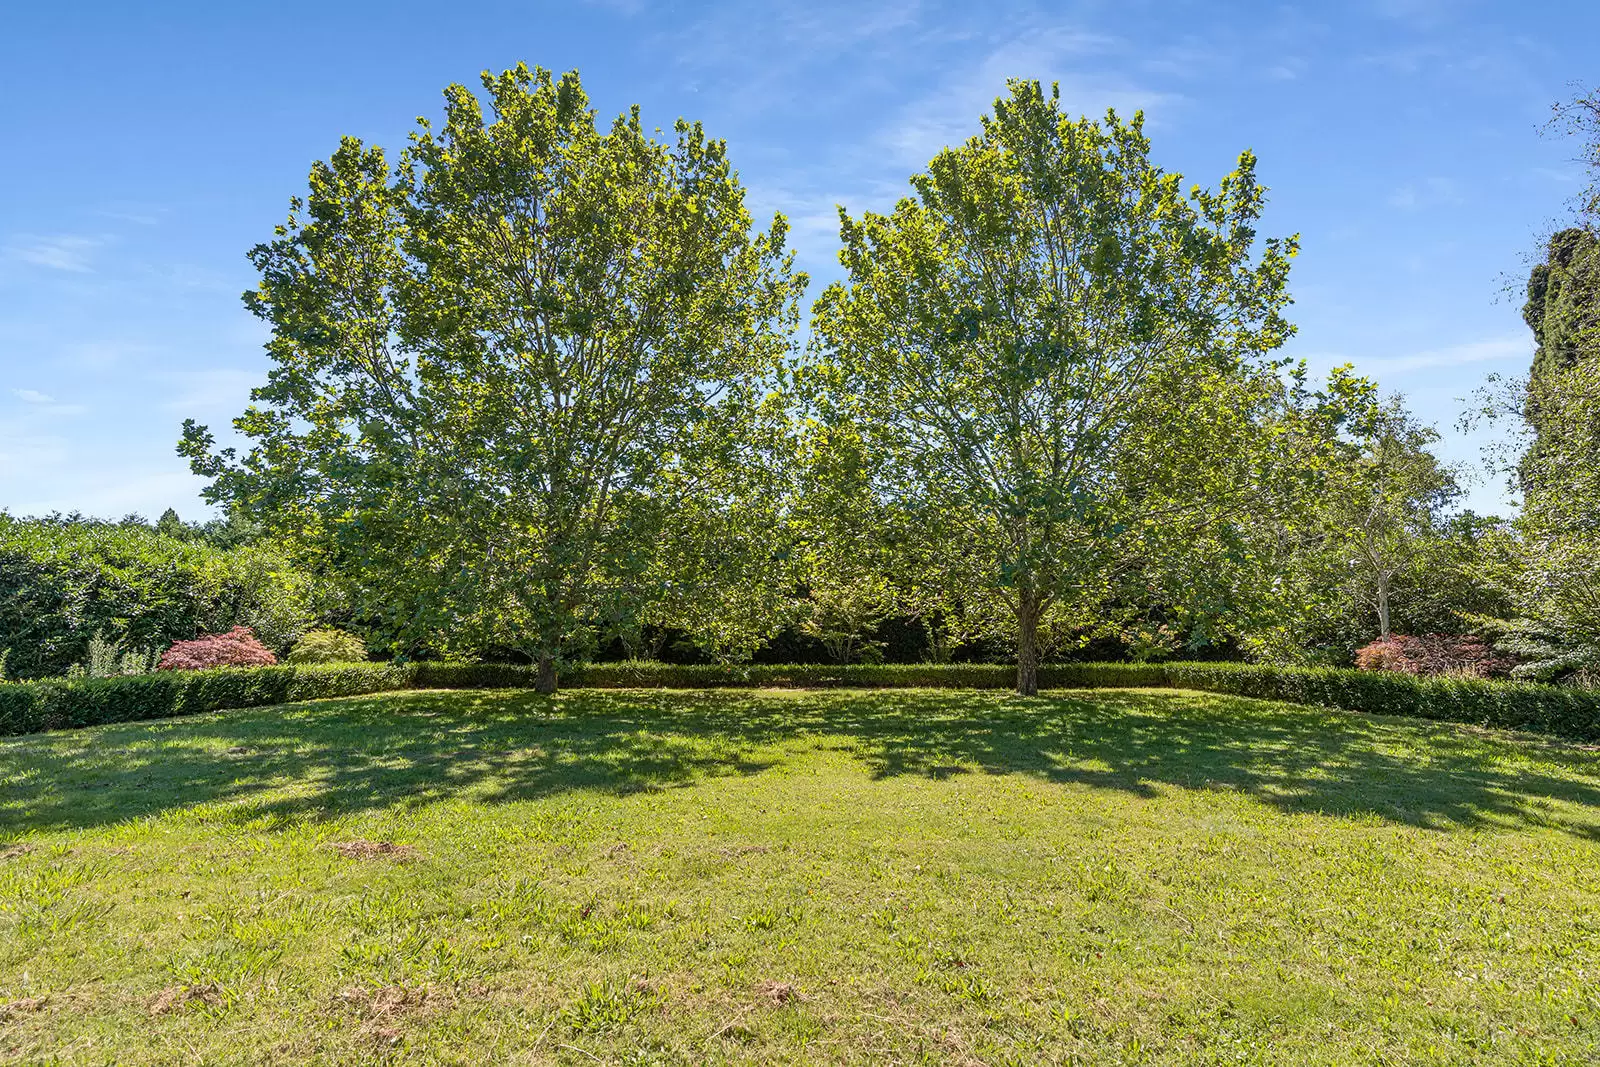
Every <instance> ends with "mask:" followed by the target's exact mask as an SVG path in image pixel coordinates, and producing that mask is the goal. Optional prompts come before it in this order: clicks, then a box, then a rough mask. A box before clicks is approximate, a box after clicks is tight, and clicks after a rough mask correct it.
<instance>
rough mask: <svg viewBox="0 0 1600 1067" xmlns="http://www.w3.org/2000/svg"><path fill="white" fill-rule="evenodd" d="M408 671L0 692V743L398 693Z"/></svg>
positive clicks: (244, 675)
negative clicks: (15, 737)
mask: <svg viewBox="0 0 1600 1067" xmlns="http://www.w3.org/2000/svg"><path fill="white" fill-rule="evenodd" d="M410 680H411V670H410V668H408V667H396V666H392V665H389V664H383V663H373V664H331V665H328V666H311V665H308V666H278V667H219V668H216V669H214V670H204V671H160V672H158V673H155V674H140V675H133V676H131V677H126V678H84V679H76V680H72V681H65V680H62V681H46V682H8V683H3V684H0V735H3V734H26V733H34V732H36V731H39V730H62V729H68V728H71V727H77V726H98V725H99V724H101V723H108V722H132V721H134V720H137V719H165V718H169V717H172V716H177V715H202V714H204V713H206V712H208V711H220V710H222V709H224V708H250V707H259V706H261V705H263V704H289V703H293V702H295V701H298V700H316V699H319V698H321V697H347V696H359V695H361V694H363V693H380V692H385V691H387V690H391V689H404V688H406V686H407V685H408V684H409V683H410Z"/></svg>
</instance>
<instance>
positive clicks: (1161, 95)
mask: <svg viewBox="0 0 1600 1067" xmlns="http://www.w3.org/2000/svg"><path fill="white" fill-rule="evenodd" d="M1120 49H1121V44H1120V42H1118V41H1116V40H1115V39H1114V38H1110V37H1107V36H1104V35H1101V34H1097V33H1091V32H1087V31H1084V30H1081V29H1077V28H1074V27H1070V26H1052V27H1041V28H1036V29H1034V30H1031V31H1029V32H1025V33H1023V34H1020V35H1018V36H1015V37H1012V38H1010V39H1008V40H1005V41H1003V42H1001V43H999V44H998V45H996V46H995V47H993V48H992V49H990V50H989V51H988V52H987V53H986V54H985V55H984V56H983V58H982V59H981V60H980V61H978V62H977V63H976V64H974V65H972V66H970V67H967V68H966V69H963V70H960V71H957V72H956V73H954V74H953V75H952V76H950V77H948V78H947V79H945V80H944V81H943V82H942V83H941V84H940V85H939V86H938V87H937V88H936V89H934V90H933V91H932V92H930V93H928V94H927V95H925V96H924V97H922V98H921V99H919V100H916V101H914V102H913V103H911V104H909V105H908V106H906V107H905V108H903V109H902V110H901V112H900V113H899V115H898V116H897V117H896V118H895V119H894V120H893V121H892V122H891V123H890V124H889V126H888V127H887V128H886V129H885V130H884V131H883V134H882V136H881V139H882V141H883V143H884V145H885V147H886V148H887V149H888V150H889V151H890V152H891V153H892V154H893V156H894V158H895V159H896V160H897V161H899V162H900V163H901V164H903V165H909V166H913V167H921V166H923V165H924V164H926V163H927V162H928V160H930V159H932V158H933V156H934V155H936V154H937V153H938V152H939V150H940V149H941V148H944V147H946V146H949V145H956V144H961V143H962V142H964V141H966V139H967V138H969V137H971V136H972V135H974V134H975V133H977V132H978V117H979V116H980V115H983V114H985V113H987V112H988V111H989V110H990V109H991V108H992V107H993V105H994V101H995V98H996V97H998V96H1001V95H1003V94H1004V92H1005V86H1006V81H1007V79H1010V78H1033V79H1037V80H1039V81H1041V82H1044V83H1045V84H1047V85H1048V84H1050V83H1052V82H1055V83H1059V85H1060V87H1061V103H1062V107H1063V108H1064V109H1065V110H1066V111H1067V112H1068V113H1070V114H1084V115H1100V114H1103V113H1104V112H1105V111H1106V109H1107V108H1115V109H1116V110H1117V111H1118V112H1120V113H1123V114H1131V113H1132V112H1134V111H1139V110H1148V109H1151V108H1155V107H1157V106H1160V105H1167V104H1172V103H1175V102H1177V101H1179V100H1181V99H1182V97H1181V95H1179V94H1176V93H1171V92H1165V91H1161V90H1158V89H1156V88H1154V87H1152V86H1148V85H1142V84H1139V83H1138V82H1135V81H1132V80H1130V79H1129V78H1127V77H1126V76H1125V75H1122V74H1112V73H1107V74H1095V73H1086V72H1085V71H1084V68H1085V67H1086V66H1087V65H1088V64H1087V63H1086V62H1085V60H1087V59H1090V58H1093V57H1103V56H1109V55H1112V54H1114V53H1116V52H1118V51H1119V50H1120Z"/></svg>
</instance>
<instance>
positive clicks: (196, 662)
mask: <svg viewBox="0 0 1600 1067" xmlns="http://www.w3.org/2000/svg"><path fill="white" fill-rule="evenodd" d="M277 662H278V657H277V656H274V655H273V654H272V650H271V649H269V648H267V646H266V645H263V644H262V643H261V642H260V641H258V640H256V634H255V631H254V630H252V629H250V627H248V626H235V627H234V628H233V629H231V630H229V631H228V632H227V633H225V634H207V635H205V636H204V637H197V638H195V639H194V640H193V641H177V642H175V643H174V644H173V646H172V647H171V648H169V649H167V650H166V652H164V653H162V656H161V662H160V663H158V664H156V670H158V671H203V670H209V669H211V668H213V667H270V666H272V665H273V664H275V663H277Z"/></svg>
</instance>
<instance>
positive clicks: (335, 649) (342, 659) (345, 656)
mask: <svg viewBox="0 0 1600 1067" xmlns="http://www.w3.org/2000/svg"><path fill="white" fill-rule="evenodd" d="M369 658H370V657H369V656H368V653H367V643H366V642H365V641H363V640H362V639H361V638H359V637H357V636H356V635H355V634H352V633H346V632H345V631H343V630H335V629H329V628H325V629H316V630H307V631H306V632H305V633H304V634H303V635H302V636H301V638H300V640H298V641H296V642H295V645H294V648H292V649H290V650H289V655H288V657H287V662H289V663H365V662H366V661H367V660H368V659H369Z"/></svg>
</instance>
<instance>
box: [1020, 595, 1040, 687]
mask: <svg viewBox="0 0 1600 1067" xmlns="http://www.w3.org/2000/svg"><path fill="white" fill-rule="evenodd" d="M1039 600H1040V598H1039V595H1038V594H1037V593H1033V592H1021V593H1018V594H1017V695H1018V696H1025V697H1036V696H1038V695H1039V608H1040V603H1039Z"/></svg>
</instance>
